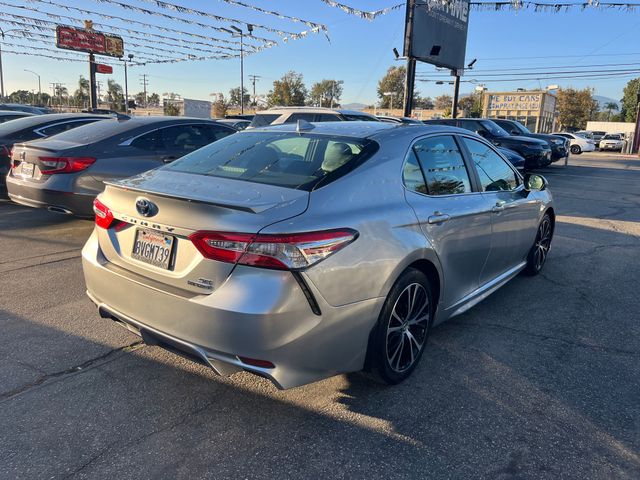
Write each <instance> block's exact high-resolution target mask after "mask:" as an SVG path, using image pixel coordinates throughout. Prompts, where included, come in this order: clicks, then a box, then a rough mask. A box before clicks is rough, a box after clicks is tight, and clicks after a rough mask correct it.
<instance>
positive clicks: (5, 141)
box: [0, 112, 105, 189]
mask: <svg viewBox="0 0 640 480" xmlns="http://www.w3.org/2000/svg"><path fill="white" fill-rule="evenodd" d="M18 113H22V112H18ZM26 115H27V116H26V117H24V118H18V119H16V120H11V121H10V122H5V123H3V124H1V125H0V177H1V179H0V189H4V183H5V180H4V178H5V177H6V175H7V172H8V171H9V164H10V162H11V159H10V155H11V149H12V148H13V145H14V144H15V143H19V142H27V141H29V140H35V139H36V138H46V137H50V136H51V135H56V134H58V133H61V132H64V131H66V130H70V129H72V128H76V127H80V126H82V125H86V124H87V123H93V122H96V121H98V120H104V118H105V117H104V116H97V115H85V114H76V113H59V114H51V115H30V114H26Z"/></svg>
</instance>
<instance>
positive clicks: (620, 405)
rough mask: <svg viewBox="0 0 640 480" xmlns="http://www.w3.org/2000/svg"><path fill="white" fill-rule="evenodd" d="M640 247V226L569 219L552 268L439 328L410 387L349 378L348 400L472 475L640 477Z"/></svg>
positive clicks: (520, 279)
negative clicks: (629, 228)
mask: <svg viewBox="0 0 640 480" xmlns="http://www.w3.org/2000/svg"><path fill="white" fill-rule="evenodd" d="M639 251H640V232H638V234H637V235H629V234H624V233H620V232H618V231H616V230H615V229H614V228H611V227H610V228H609V229H608V230H607V229H606V228H605V227H602V228H595V229H594V228H589V227H584V226H582V225H575V224H573V223H564V222H559V223H558V224H557V226H556V238H555V240H554V243H553V245H552V250H551V252H550V256H549V259H548V262H547V264H546V265H545V269H544V270H543V272H542V274H541V275H539V276H537V277H533V278H531V277H526V276H522V275H521V276H518V277H517V278H515V279H514V280H513V281H512V282H510V283H509V284H507V285H506V286H504V287H503V288H501V289H500V290H499V291H498V292H496V293H494V294H493V295H492V296H490V297H489V298H487V299H485V300H484V301H483V302H481V303H480V304H478V305H477V306H475V307H474V308H472V309H471V310H469V311H468V312H467V313H465V314H463V315H461V316H459V317H456V318H454V319H451V320H450V321H449V322H446V323H445V324H443V325H440V326H438V327H435V328H434V330H433V332H432V334H431V338H430V339H429V343H428V346H427V350H426V351H425V354H424V356H423V358H422V361H421V364H420V365H419V366H418V368H417V370H416V371H415V372H414V374H413V376H412V377H410V378H409V379H408V381H406V382H405V383H403V384H401V385H398V386H394V387H373V386H371V384H370V383H369V382H368V381H367V380H366V379H365V378H363V377H362V376H360V375H357V374H354V375H349V376H348V378H349V385H348V387H347V388H346V389H344V390H343V395H344V396H343V398H342V399H341V400H340V401H341V402H343V403H344V404H345V405H347V406H348V408H349V409H350V410H351V411H352V412H356V413H358V414H360V415H365V416H371V417H375V418H378V419H380V420H383V421H386V422H388V423H389V424H390V426H391V428H392V429H393V431H394V432H396V434H397V435H399V436H401V437H406V438H411V439H413V440H414V441H416V442H417V443H418V444H419V445H421V446H426V445H430V448H435V449H436V450H437V451H438V452H439V454H440V455H443V456H453V455H454V452H452V450H455V455H456V456H457V458H458V459H459V460H460V462H461V463H462V464H465V465H467V466H469V465H476V466H479V465H482V467H481V469H480V470H477V471H475V472H474V471H469V472H465V473H466V474H468V475H469V476H480V477H483V476H488V477H489V478H494V477H498V478H502V477H504V478H510V477H512V476H513V477H518V478H519V477H520V476H524V477H539V476H549V477H550V478H556V477H558V476H562V475H567V474H568V475H569V476H572V477H576V478H580V477H583V478H586V477H589V478H598V477H601V478H608V477H611V476H613V477H622V478H633V477H634V476H635V474H637V472H639V471H640V435H639V433H638V432H639V431H640V430H638V418H639V414H640V412H639V410H638V401H637V399H638V398H640V325H639V324H638V322H637V312H640V298H639V297H638V295H637V285H638V283H639V282H640V257H639V256H638V252H639ZM594 272H598V273H597V274H596V275H594ZM385 406H386V408H385ZM559 459H562V460H561V461H559ZM488 465H495V466H496V468H495V469H487V466H488ZM457 468H462V467H457ZM458 472H460V471H458ZM634 472H635V474H634Z"/></svg>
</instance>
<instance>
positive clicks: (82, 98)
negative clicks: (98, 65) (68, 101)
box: [73, 75, 89, 108]
mask: <svg viewBox="0 0 640 480" xmlns="http://www.w3.org/2000/svg"><path fill="white" fill-rule="evenodd" d="M73 100H74V102H75V104H76V106H77V107H80V108H84V107H86V106H87V105H88V103H89V79H88V78H84V77H83V76H82V75H80V78H79V79H78V88H77V89H76V91H75V92H74V93H73Z"/></svg>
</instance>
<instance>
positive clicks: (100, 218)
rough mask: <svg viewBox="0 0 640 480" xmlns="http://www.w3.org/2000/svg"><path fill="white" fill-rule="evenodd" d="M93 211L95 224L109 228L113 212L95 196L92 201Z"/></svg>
mask: <svg viewBox="0 0 640 480" xmlns="http://www.w3.org/2000/svg"><path fill="white" fill-rule="evenodd" d="M93 212H94V213H95V214H96V225H97V226H98V227H100V228H109V227H110V226H111V224H112V223H113V213H111V210H110V209H109V207H107V206H106V205H105V204H104V203H102V202H101V201H100V200H98V199H97V198H96V199H95V200H94V201H93Z"/></svg>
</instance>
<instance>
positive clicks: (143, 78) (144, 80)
mask: <svg viewBox="0 0 640 480" xmlns="http://www.w3.org/2000/svg"><path fill="white" fill-rule="evenodd" d="M147 77H148V75H147V74H146V73H143V74H142V75H140V85H142V88H143V89H144V108H147V87H148V86H149V80H148V79H147Z"/></svg>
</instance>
